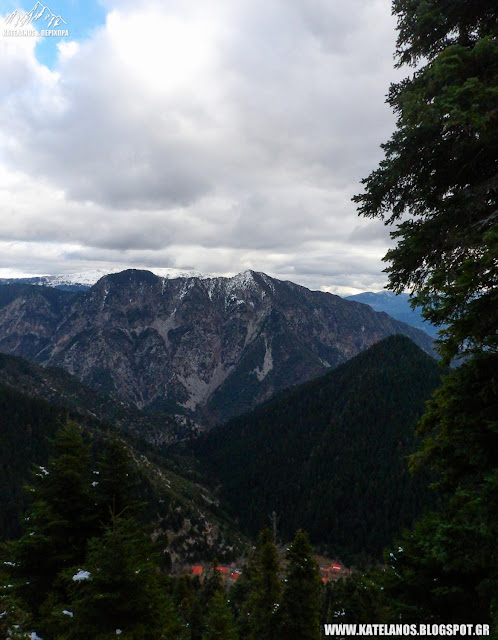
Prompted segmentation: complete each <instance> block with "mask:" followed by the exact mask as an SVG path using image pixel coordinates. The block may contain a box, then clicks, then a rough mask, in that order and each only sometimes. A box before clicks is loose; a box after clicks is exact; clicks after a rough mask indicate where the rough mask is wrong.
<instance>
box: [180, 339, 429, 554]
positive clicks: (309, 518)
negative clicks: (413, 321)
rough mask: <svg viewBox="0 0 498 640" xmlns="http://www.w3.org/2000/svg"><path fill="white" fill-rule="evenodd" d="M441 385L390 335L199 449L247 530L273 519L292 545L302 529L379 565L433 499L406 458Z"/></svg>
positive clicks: (337, 550) (425, 359) (415, 352)
mask: <svg viewBox="0 0 498 640" xmlns="http://www.w3.org/2000/svg"><path fill="white" fill-rule="evenodd" d="M438 383H439V367H438V365H437V363H436V362H435V361H434V360H433V359H432V358H430V357H429V356H428V355H427V354H425V353H423V352H422V351H421V350H420V349H419V348H418V347H417V346H416V345H415V344H413V342H411V341H410V340H409V339H408V338H406V337H404V336H392V337H389V338H386V339H385V340H383V341H382V342H380V343H378V344H376V345H374V346H373V347H371V348H370V349H368V350H367V351H365V352H363V353H361V354H359V355H358V356H356V357H355V358H353V359H352V360H350V361H348V362H347V363H345V364H343V365H341V366H340V367H338V368H337V369H335V370H334V371H331V372H330V373H328V374H326V375H325V376H322V377H321V378H319V379H316V380H313V381H311V382H309V383H307V384H304V385H301V386H299V387H297V388H295V389H292V390H290V391H287V392H283V393H282V394H280V395H278V396H277V397H276V398H275V399H274V400H272V401H270V402H269V403H267V404H265V405H263V406H262V407H259V408H257V409H255V410H254V411H252V412H250V413H248V414H246V415H243V416H240V417H238V418H234V419H233V420H231V421H229V422H228V423H227V424H225V425H224V426H222V427H219V428H215V429H214V430H212V431H211V432H210V433H208V434H207V435H205V436H203V437H201V438H200V439H198V440H197V441H195V442H193V443H192V444H191V447H192V449H193V451H194V453H195V455H196V456H197V458H198V460H199V461H200V466H201V468H206V469H208V470H209V472H210V473H211V478H212V481H213V483H214V484H215V485H221V487H222V489H221V498H222V500H223V501H226V502H227V504H228V505H229V506H230V510H231V513H232V514H233V515H234V517H235V518H236V519H237V520H238V521H239V522H240V524H241V526H242V528H243V529H245V530H247V531H250V532H252V533H254V532H256V531H257V530H258V529H260V528H261V527H264V526H266V525H268V522H269V517H270V514H272V512H275V513H276V514H277V517H278V519H279V523H280V531H281V535H282V537H283V538H284V539H290V538H291V537H292V536H293V535H294V532H295V530H296V529H297V528H300V527H302V528H304V529H306V530H307V531H309V533H310V536H311V539H312V541H313V542H314V543H315V544H318V545H322V546H323V547H324V548H325V549H326V550H327V551H328V552H330V553H331V554H332V555H334V556H336V557H337V556H342V558H343V559H345V560H348V561H350V560H351V558H352V557H354V556H358V555H360V554H363V553H367V554H369V555H370V556H376V557H379V555H380V552H381V550H382V548H383V547H384V546H385V545H387V544H388V543H389V542H390V541H391V540H392V537H393V535H394V534H396V533H398V532H399V531H400V530H401V528H402V527H404V526H408V525H409V524H410V523H411V522H412V520H413V518H414V517H415V516H416V515H418V513H419V512H420V510H421V507H422V505H423V504H424V503H425V502H426V501H427V499H428V496H427V493H426V491H425V490H424V489H423V487H424V486H425V483H426V479H421V478H418V479H412V478H411V477H410V475H409V473H408V470H407V465H406V456H407V455H409V454H410V453H411V452H413V450H414V447H415V441H414V433H413V431H414V426H415V423H416V421H417V419H418V418H419V417H420V415H421V414H422V412H423V410H424V402H425V401H426V400H427V399H428V397H429V396H430V394H431V392H432V391H433V390H434V389H435V387H436V386H437V385H438Z"/></svg>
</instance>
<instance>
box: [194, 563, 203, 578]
mask: <svg viewBox="0 0 498 640" xmlns="http://www.w3.org/2000/svg"><path fill="white" fill-rule="evenodd" d="M201 574H202V567H201V565H200V564H196V565H194V566H193V567H192V575H193V576H200V575H201Z"/></svg>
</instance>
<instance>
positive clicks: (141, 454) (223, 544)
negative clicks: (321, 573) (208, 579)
mask: <svg viewBox="0 0 498 640" xmlns="http://www.w3.org/2000/svg"><path fill="white" fill-rule="evenodd" d="M26 364H27V365H28V364H29V363H26ZM50 384H51V382H50V377H49V379H48V380H47V381H46V383H45V386H46V387H47V386H50ZM68 413H69V410H68V409H67V408H65V407H64V406H62V405H61V404H59V405H58V406H56V405H54V404H51V403H48V402H46V401H44V400H42V399H41V398H36V397H31V396H28V395H26V394H25V393H22V392H21V391H19V390H18V389H16V388H14V387H12V386H8V385H6V384H3V383H2V382H0V542H1V541H2V540H4V539H6V538H12V537H17V536H19V534H20V533H21V531H22V528H23V526H22V516H23V513H24V511H25V509H26V507H27V505H28V502H29V493H28V492H26V491H25V490H24V487H25V485H26V483H27V482H29V481H31V479H32V476H31V473H32V469H33V465H35V464H36V465H42V466H44V465H46V463H47V460H48V456H49V453H50V439H51V438H53V436H54V434H55V432H56V430H57V429H58V428H59V427H60V426H61V425H62V424H64V423H65V421H66V420H67V416H68ZM71 413H72V417H73V418H74V419H75V420H77V422H78V424H81V425H82V427H83V434H84V437H85V440H86V441H87V442H89V444H90V445H91V448H92V451H93V459H94V461H95V460H96V458H97V456H98V455H99V453H101V452H102V450H103V449H105V448H106V446H107V444H106V443H107V441H108V439H109V438H118V439H121V438H122V435H123V434H122V432H120V431H117V430H115V429H113V428H112V425H102V424H99V422H98V421H97V420H93V421H91V420H89V419H82V420H80V419H78V416H77V415H76V414H75V413H74V411H73V412H71ZM103 427H105V428H103ZM122 442H123V444H124V446H125V447H126V449H127V450H128V451H129V452H130V454H131V456H132V459H133V464H134V470H135V473H136V489H137V492H138V497H139V499H140V500H143V501H146V502H147V503H148V504H147V507H146V509H145V511H144V518H145V519H146V520H147V521H148V522H151V523H152V524H153V525H154V527H155V530H156V537H159V542H158V544H162V545H163V547H164V548H165V549H166V547H167V550H168V553H169V554H170V556H171V558H172V560H173V561H174V562H191V561H198V560H200V559H202V560H205V559H206V558H209V557H213V556H217V557H218V558H220V559H221V558H222V557H225V558H227V559H229V558H230V559H231V558H233V557H234V554H235V555H236V554H237V553H238V552H239V551H240V549H241V548H242V546H243V544H244V541H243V539H242V538H241V537H240V536H239V534H238V532H237V531H236V530H235V529H234V528H233V526H232V525H231V524H230V523H229V521H228V519H227V518H226V515H225V514H224V511H223V510H222V509H221V508H220V505H219V501H218V499H217V498H216V497H215V496H213V495H212V494H211V493H210V492H209V490H208V489H206V488H205V487H204V486H202V485H201V484H199V483H198V482H194V481H192V480H190V479H188V478H185V477H182V476H181V475H178V474H177V473H174V472H173V471H172V470H171V469H169V468H168V465H167V461H165V460H164V457H163V456H162V455H160V454H159V452H158V451H157V450H156V449H155V448H154V447H151V446H148V447H147V446H144V445H143V443H141V444H140V446H138V444H137V443H136V441H135V440H134V439H133V438H130V437H127V438H126V440H122Z"/></svg>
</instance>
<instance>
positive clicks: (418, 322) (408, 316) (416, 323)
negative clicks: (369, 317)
mask: <svg viewBox="0 0 498 640" xmlns="http://www.w3.org/2000/svg"><path fill="white" fill-rule="evenodd" d="M345 300H351V301H352V302H362V303H363V304H368V305H369V306H370V307H372V309H373V310H374V311H383V312H384V313H387V314H388V315H390V316H391V317H392V318H396V320H400V321H401V322H406V323H407V324H410V325H412V327H416V328H417V329H422V331H425V332H426V333H428V334H429V335H430V336H431V337H432V338H437V333H438V331H439V328H438V327H434V326H433V325H432V324H431V323H430V322H427V320H424V318H423V317H422V314H421V313H420V310H419V309H417V308H415V309H412V307H411V305H410V302H409V300H410V296H409V295H408V294H407V293H399V294H396V293H394V292H393V291H379V292H377V293H374V292H373V291H366V292H365V293H357V294H356V295H353V296H347V297H346V298H345Z"/></svg>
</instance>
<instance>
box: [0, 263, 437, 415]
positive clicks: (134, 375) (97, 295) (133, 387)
mask: <svg viewBox="0 0 498 640" xmlns="http://www.w3.org/2000/svg"><path fill="white" fill-rule="evenodd" d="M398 333H401V334H404V335H406V336H408V337H410V338H411V339H412V340H413V341H414V342H415V343H416V344H418V345H419V346H420V347H421V348H422V349H424V350H425V351H426V352H427V353H429V354H431V355H433V351H432V340H431V339H430V337H429V336H427V334H425V333H424V332H422V331H420V330H417V329H415V328H413V327H411V326H410V325H407V324H405V323H402V322H399V321H398V320H395V319H393V318H391V317H389V316H388V315H387V314H385V313H376V312H374V311H373V310H372V309H371V308H370V307H369V306H367V305H365V304H360V303H357V302H353V301H347V300H343V299H342V298H340V297H338V296H334V295H331V294H329V293H323V292H320V291H310V290H308V289H306V288H305V287H302V286H299V285H297V284H294V283H292V282H283V281H280V280H276V279H274V278H271V277H269V276H267V275H265V274H263V273H257V272H254V271H246V272H244V273H242V274H238V275H237V276H234V277H233V278H209V277H208V278H206V277H199V276H192V277H173V278H171V277H160V276H157V275H154V274H153V273H151V272H148V271H141V270H133V269H130V270H126V271H123V272H120V273H115V274H109V275H106V276H104V277H102V278H101V279H100V280H98V282H97V283H96V284H94V285H93V286H91V287H90V288H89V289H87V290H80V291H64V290H61V289H59V288H50V287H45V286H33V285H27V284H5V285H4V286H1V287H0V351H2V352H4V353H9V354H13V355H19V356H23V357H25V358H27V359H29V360H32V361H34V362H36V363H38V364H41V365H43V366H44V367H46V366H57V367H62V368H63V369H65V370H66V371H68V372H69V373H71V374H73V375H75V376H76V377H77V378H79V379H80V380H81V381H83V382H84V383H85V384H87V385H88V386H90V387H91V388H94V389H98V390H100V391H103V392H105V393H111V394H112V395H113V396H114V397H115V399H117V400H120V401H122V402H125V403H131V404H133V405H135V406H136V407H138V408H140V409H147V410H150V411H162V412H167V413H174V414H180V415H184V416H187V417H189V418H193V419H195V420H197V421H198V422H199V423H202V424H214V423H215V422H219V421H223V420H225V419H227V418H229V417H231V416H234V415H238V414H240V413H243V412H244V411H246V410H248V409H251V408H252V407H254V406H255V405H256V404H258V403H260V402H263V401H265V400H267V399H268V398H270V397H271V396H272V395H273V394H275V393H276V392H278V391H280V390H282V389H285V388H287V387H290V386H292V385H295V384H300V383H303V382H305V381H307V380H310V379H312V378H314V377H317V376H320V375H322V374H324V373H325V372H326V371H328V370H329V369H331V368H334V367H336V366H338V365H339V364H341V363H343V362H345V361H347V360H349V359H350V358H352V357H354V356H355V355H357V354H358V353H360V352H361V351H363V350H365V349H367V348H368V347H369V346H371V345H372V344H374V343H376V342H378V341H379V340H381V339H383V338H385V337H387V336H389V335H392V334H398Z"/></svg>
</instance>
